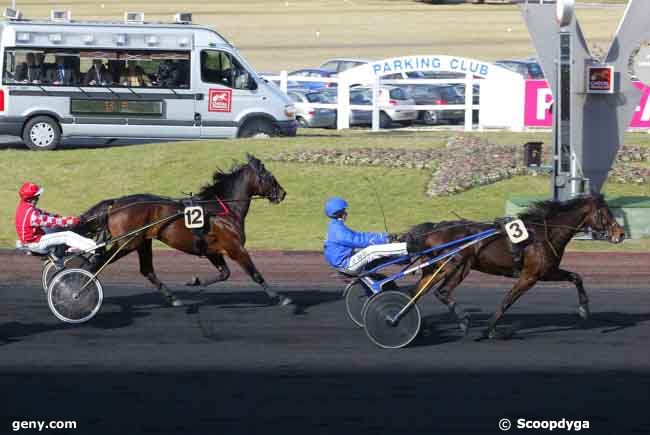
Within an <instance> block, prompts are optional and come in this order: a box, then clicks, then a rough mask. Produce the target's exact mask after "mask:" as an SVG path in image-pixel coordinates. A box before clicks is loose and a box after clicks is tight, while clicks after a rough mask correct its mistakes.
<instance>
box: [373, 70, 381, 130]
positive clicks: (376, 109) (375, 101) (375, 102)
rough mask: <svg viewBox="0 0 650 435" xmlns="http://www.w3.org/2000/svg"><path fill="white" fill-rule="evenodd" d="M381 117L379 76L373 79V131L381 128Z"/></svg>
mask: <svg viewBox="0 0 650 435" xmlns="http://www.w3.org/2000/svg"><path fill="white" fill-rule="evenodd" d="M379 121H380V119H379V77H377V76H375V79H374V80H373V81H372V131H379V130H380V129H381V125H380V122H379Z"/></svg>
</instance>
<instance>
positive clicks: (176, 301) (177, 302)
mask: <svg viewBox="0 0 650 435" xmlns="http://www.w3.org/2000/svg"><path fill="white" fill-rule="evenodd" d="M169 305H171V306H172V307H182V306H183V301H181V300H180V299H176V298H174V299H172V300H170V301H169Z"/></svg>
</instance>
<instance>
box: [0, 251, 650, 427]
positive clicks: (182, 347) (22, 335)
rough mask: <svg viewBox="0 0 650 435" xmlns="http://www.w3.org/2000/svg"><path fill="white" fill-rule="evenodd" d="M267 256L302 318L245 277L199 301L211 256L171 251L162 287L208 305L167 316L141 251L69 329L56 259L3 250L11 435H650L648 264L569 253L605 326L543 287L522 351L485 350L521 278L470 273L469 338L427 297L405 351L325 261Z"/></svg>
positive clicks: (519, 337)
mask: <svg viewBox="0 0 650 435" xmlns="http://www.w3.org/2000/svg"><path fill="white" fill-rule="evenodd" d="M253 258H254V261H255V262H256V263H257V265H258V267H259V269H260V270H261V271H262V273H263V274H264V275H265V276H266V278H267V279H268V281H269V282H270V283H271V284H272V285H273V286H274V287H275V288H276V289H277V290H280V291H284V292H287V293H289V294H290V296H291V297H292V298H293V299H294V300H295V301H296V302H297V306H296V307H292V308H290V309H283V308H279V307H270V306H267V305H266V299H265V298H264V296H263V295H262V293H261V292H260V291H259V288H258V287H257V286H256V285H255V284H253V283H251V281H250V280H248V279H247V278H246V277H244V276H243V275H242V274H241V272H240V271H239V270H238V268H237V267H236V266H234V267H233V272H234V273H233V277H232V280H231V281H230V282H229V283H227V284H218V285H215V286H213V287H212V288H210V290H209V291H208V292H206V293H203V294H199V293H197V291H196V290H195V289H188V288H186V287H184V286H183V282H185V281H186V280H187V279H189V277H190V276H191V275H192V274H193V273H194V272H199V274H200V275H202V276H205V275H207V274H209V273H210V266H209V265H208V263H207V261H205V260H200V259H192V258H190V257H187V256H184V255H182V254H177V253H174V252H157V253H156V260H157V261H156V265H157V267H158V269H159V270H160V276H161V277H162V278H163V279H164V280H165V281H166V282H167V283H168V284H169V286H170V287H171V288H172V290H174V291H175V292H176V293H177V294H178V295H179V296H180V297H181V298H183V300H185V301H186V302H187V303H188V304H190V306H192V307H193V308H194V309H192V310H188V309H187V308H182V309H171V308H163V307H161V305H160V303H161V299H160V297H159V296H158V295H157V294H156V292H155V290H152V289H151V288H150V286H149V285H148V283H147V282H146V281H145V280H144V279H143V278H142V277H140V276H139V274H138V273H137V264H135V263H136V261H135V260H136V257H133V258H129V257H127V258H126V259H124V260H123V261H121V262H120V263H118V264H117V265H115V266H114V267H113V268H112V269H111V270H109V271H107V273H106V275H105V276H104V278H103V282H104V288H105V293H106V299H105V301H104V305H103V307H102V310H101V312H100V313H99V314H98V315H97V317H96V318H95V319H93V320H92V321H91V322H89V323H88V324H85V325H82V326H68V325H64V324H62V323H60V322H58V321H57V320H56V319H55V318H54V316H52V314H51V313H50V312H49V310H48V308H47V304H46V302H45V299H44V297H43V294H42V292H41V290H40V288H39V274H40V263H39V261H38V260H35V259H33V258H25V257H23V256H15V255H13V254H11V253H7V252H5V253H2V254H0V264H1V265H2V267H1V269H0V307H2V310H1V311H0V391H3V392H4V396H5V398H6V399H5V400H4V401H3V402H4V403H3V405H2V406H1V407H0V433H10V428H11V423H12V422H13V421H16V420H46V421H49V420H75V421H77V423H78V430H76V431H69V432H66V431H50V432H47V431H44V432H43V433H52V434H68V433H69V434H79V433H83V434H91V433H92V434H111V435H114V434H117V433H125V434H138V435H139V434H148V433H151V434H182V435H211V434H226V435H232V434H242V435H253V434H281V435H286V434H294V433H295V434H300V435H304V434H310V435H314V434H327V435H331V434H334V435H347V434H354V435H359V434H372V435H377V434H380V433H381V434H384V433H388V434H406V433H408V434H444V435H447V434H456V433H462V434H468V435H469V434H472V435H475V434H481V433H487V434H496V433H501V432H500V431H499V430H498V426H497V424H498V421H499V420H500V419H501V418H510V419H511V420H512V421H513V423H514V422H516V420H517V419H519V418H526V419H529V420H531V419H537V420H551V419H554V420H561V419H563V418H566V419H567V420H572V421H573V420H577V421H583V420H588V421H589V422H590V429H589V430H583V432H584V433H588V434H603V435H611V434H616V435H618V434H628V433H650V418H649V417H648V414H647V401H648V391H650V362H649V359H648V355H649V353H648V343H649V342H650V291H649V289H648V282H650V279H649V278H650V268H649V267H648V265H649V264H650V262H649V260H650V255H648V254H625V255H615V256H613V255H610V254H580V253H570V254H569V255H568V257H567V261H566V264H565V266H566V267H567V268H569V269H571V270H575V271H577V272H579V273H582V274H583V276H584V278H585V285H586V287H587V291H588V293H589V296H590V298H591V307H592V312H593V316H592V319H591V320H589V321H586V322H585V321H581V320H580V319H579V318H578V316H577V315H576V314H575V309H576V292H575V290H574V289H572V288H571V286H569V285H567V284H555V283H543V284H540V285H538V286H537V287H535V288H534V289H532V290H531V291H530V292H529V294H527V295H526V296H524V297H523V298H522V299H521V300H520V301H519V302H518V303H517V304H516V305H515V306H514V307H513V308H512V310H511V311H510V312H509V313H508V314H507V316H506V318H505V319H504V325H510V326H512V327H514V328H515V329H516V330H517V333H516V334H515V336H514V338H513V339H511V340H507V341H477V339H478V337H480V334H481V331H482V330H483V329H484V328H485V323H486V320H487V318H488V316H489V315H490V313H491V312H492V310H494V308H495V306H496V304H497V303H498V302H499V301H500V299H501V297H502V296H503V293H504V290H505V288H506V287H508V285H510V283H511V280H505V279H499V278H494V277H486V276H484V275H480V274H478V273H476V274H471V275H470V278H469V279H468V280H467V281H466V282H465V283H464V284H463V285H462V286H461V288H459V290H458V292H457V295H458V300H459V303H461V304H462V305H463V306H464V307H465V308H466V309H467V310H468V311H469V312H470V313H471V315H472V319H473V327H472V330H471V331H470V334H469V336H468V337H463V336H462V334H461V333H460V332H459V330H458V327H457V325H456V323H455V322H454V321H453V319H451V318H450V317H449V315H448V314H447V313H446V312H445V310H444V309H443V307H441V305H440V304H439V303H437V301H435V300H434V298H432V297H427V298H425V299H423V300H422V303H421V304H419V305H420V309H421V311H422V313H423V316H424V328H423V333H422V335H421V336H420V337H419V338H418V339H417V340H416V341H415V342H414V343H413V345H412V346H410V347H408V348H405V349H400V350H396V351H386V350H381V349H378V348H376V347H375V346H373V345H372V344H371V343H370V342H369V340H368V339H367V337H366V336H365V333H364V331H363V330H362V329H358V328H355V327H354V326H353V325H352V324H351V322H350V321H349V320H348V318H347V316H346V314H345V308H344V305H343V303H342V301H341V300H340V294H339V291H340V288H341V282H340V281H339V280H338V278H336V277H334V276H332V274H331V273H330V271H329V270H328V268H327V267H326V266H325V265H324V263H323V260H322V259H321V256H320V254H315V253H279V252H255V253H253ZM536 432H539V431H532V430H528V431H518V430H517V429H512V430H510V431H509V432H508V433H536ZM545 432H547V431H542V433H545ZM564 432H565V431H559V430H556V431H554V432H553V433H564Z"/></svg>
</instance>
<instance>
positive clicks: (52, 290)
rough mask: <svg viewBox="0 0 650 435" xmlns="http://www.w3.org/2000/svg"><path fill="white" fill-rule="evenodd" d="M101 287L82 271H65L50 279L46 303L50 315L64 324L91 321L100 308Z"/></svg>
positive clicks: (89, 274) (87, 273)
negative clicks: (50, 312) (50, 311)
mask: <svg viewBox="0 0 650 435" xmlns="http://www.w3.org/2000/svg"><path fill="white" fill-rule="evenodd" d="M103 298H104V293H103V291H102V285H101V283H100V282H99V280H98V279H97V278H94V277H93V274H92V273H90V272H88V271H87V270H84V269H65V270H63V271H61V272H59V273H57V274H56V275H54V277H53V278H52V282H51V283H50V287H49V289H48V293H47V303H48V304H49V306H50V310H52V313H53V314H54V315H55V316H56V317H57V318H59V319H60V320H62V321H64V322H66V323H83V322H87V321H88V320H90V319H92V318H93V317H94V316H95V314H97V312H98V311H99V309H100V307H101V306H102V299H103Z"/></svg>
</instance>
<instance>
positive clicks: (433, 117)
mask: <svg viewBox="0 0 650 435" xmlns="http://www.w3.org/2000/svg"><path fill="white" fill-rule="evenodd" d="M422 119H423V120H424V123H425V124H427V125H435V124H438V123H439V122H440V120H439V119H438V114H437V113H436V112H433V111H431V110H427V111H425V112H424V115H422Z"/></svg>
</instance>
